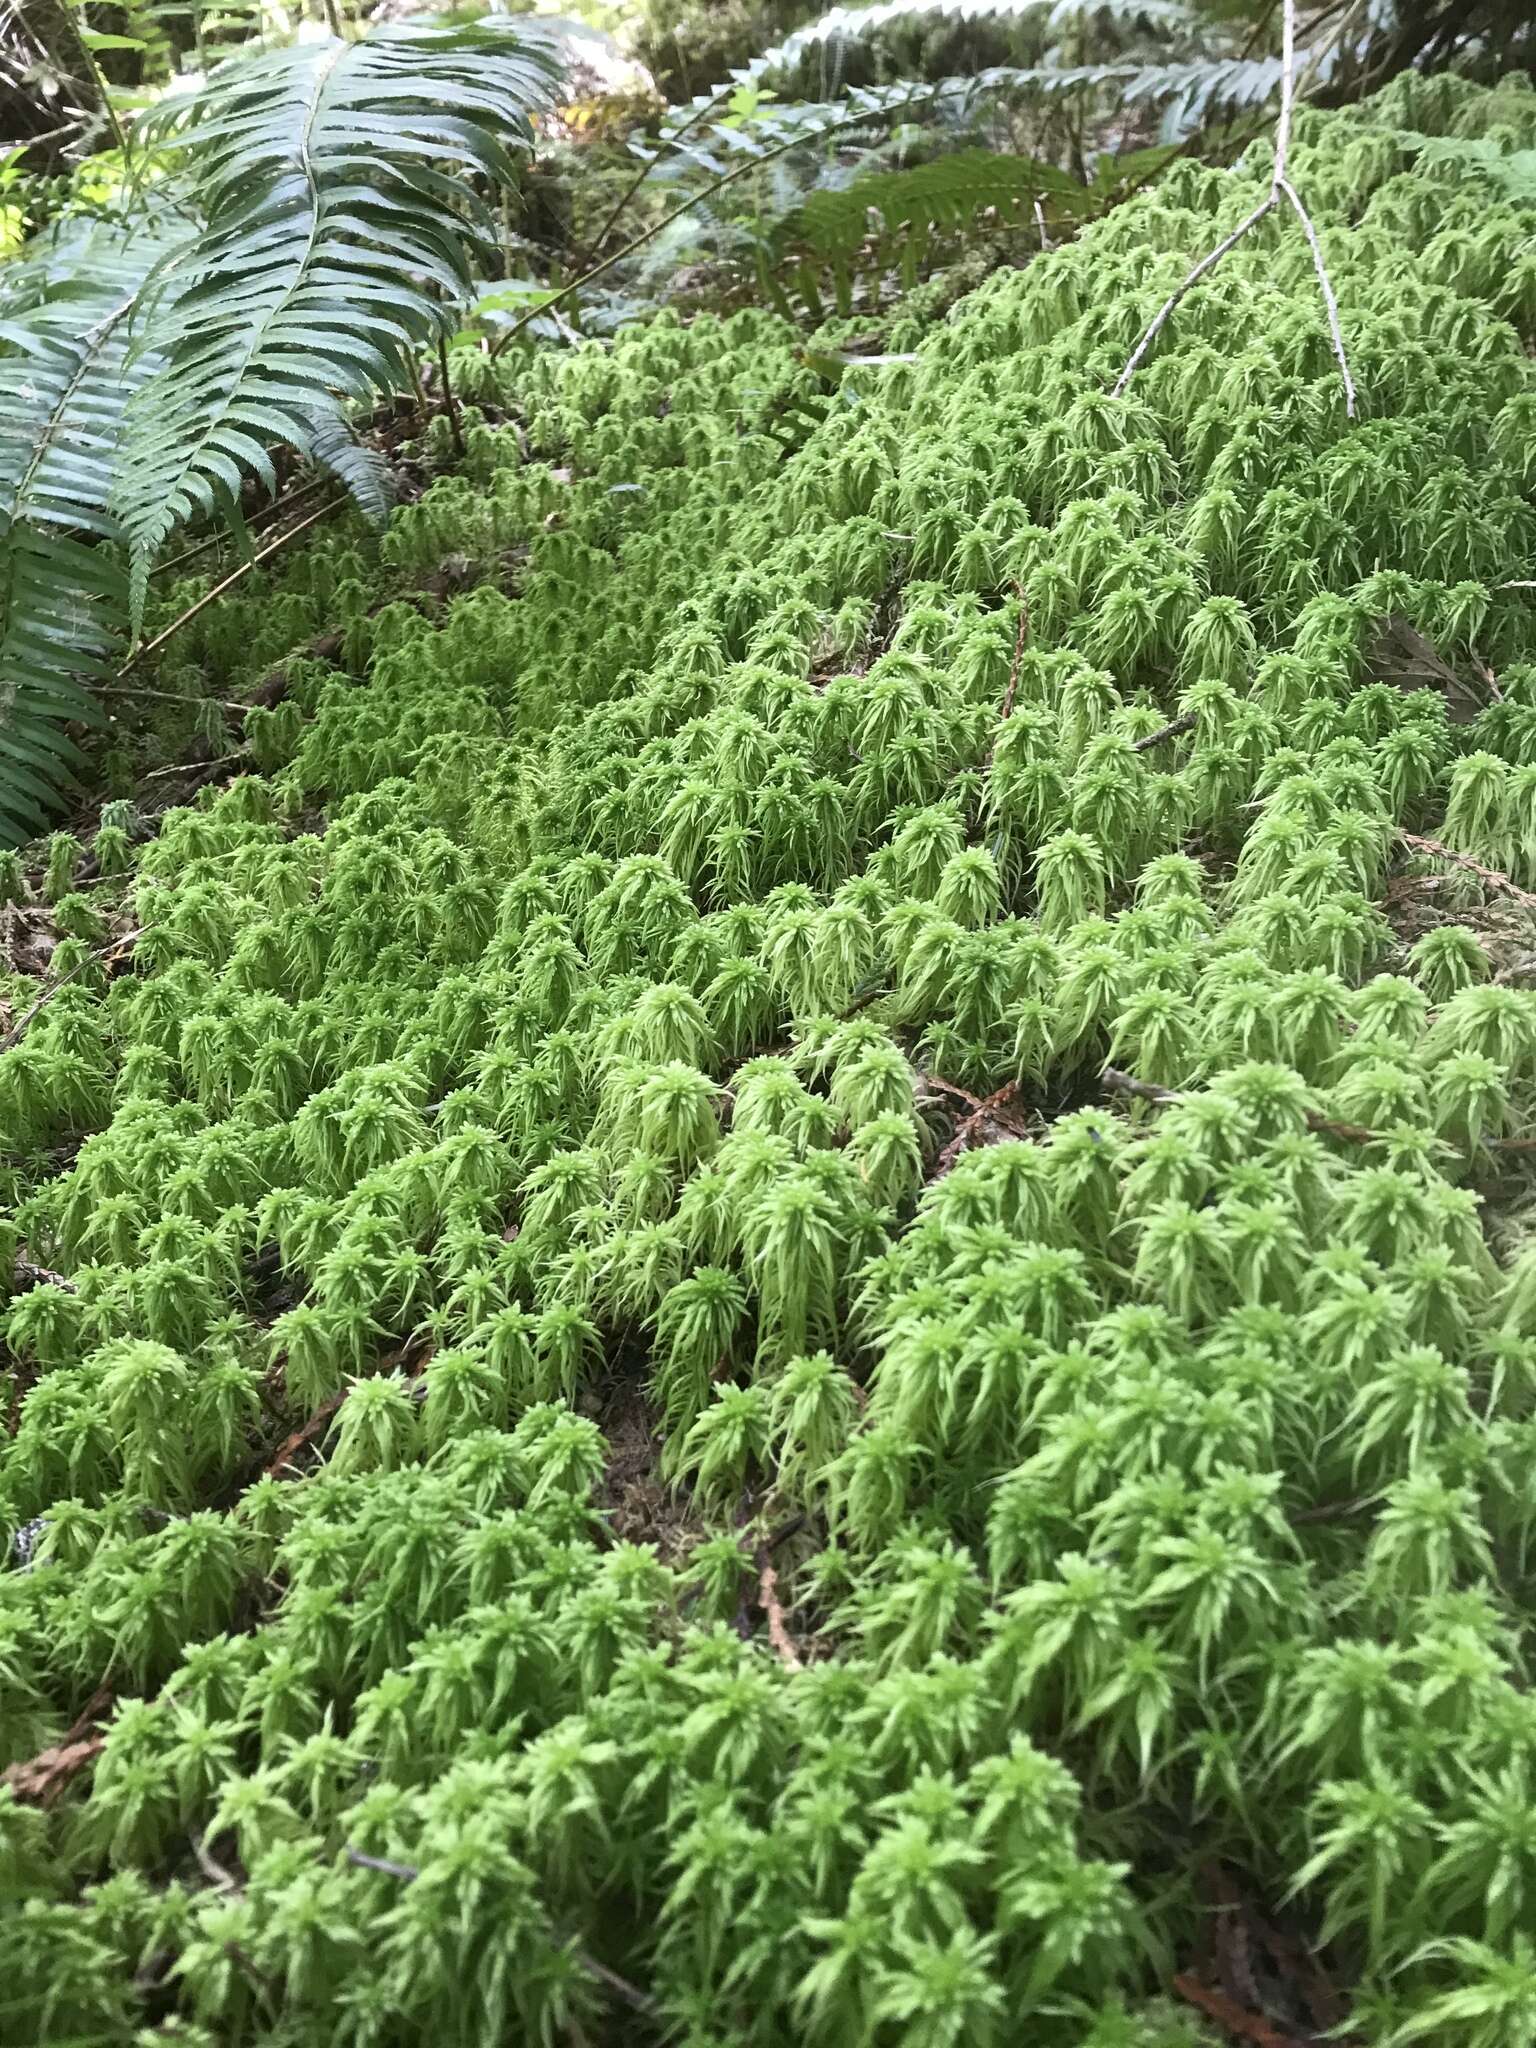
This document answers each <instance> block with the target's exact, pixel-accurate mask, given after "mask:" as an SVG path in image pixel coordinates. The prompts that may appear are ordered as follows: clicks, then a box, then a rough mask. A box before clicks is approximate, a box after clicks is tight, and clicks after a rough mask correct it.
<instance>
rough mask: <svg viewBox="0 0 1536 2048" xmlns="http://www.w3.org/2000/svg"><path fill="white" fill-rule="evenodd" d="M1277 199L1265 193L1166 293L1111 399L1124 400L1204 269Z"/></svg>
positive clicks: (1210, 267) (1275, 194)
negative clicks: (1162, 332)
mask: <svg viewBox="0 0 1536 2048" xmlns="http://www.w3.org/2000/svg"><path fill="white" fill-rule="evenodd" d="M1279 198H1280V195H1279V193H1278V192H1270V193H1267V194H1266V195H1265V197H1264V198H1263V199H1261V200H1260V201H1259V203H1258V205H1257V206H1256V207H1255V208H1254V209H1253V211H1252V213H1250V214H1249V215H1248V216H1247V218H1246V219H1245V220H1243V221H1242V222H1240V223H1239V225H1238V226H1237V227H1235V228H1234V229H1233V230H1232V232H1231V234H1230V235H1228V236H1227V238H1226V240H1225V241H1221V242H1218V243H1217V244H1216V247H1215V248H1214V249H1212V250H1211V252H1210V254H1209V255H1208V256H1202V257H1201V258H1200V261H1199V262H1198V263H1197V264H1196V265H1195V267H1194V269H1193V270H1192V271H1190V273H1189V275H1188V276H1187V277H1186V278H1185V280H1184V282H1183V283H1182V284H1180V285H1176V286H1175V287H1174V289H1173V290H1172V291H1171V292H1170V293H1169V294H1168V296H1167V298H1166V299H1164V301H1163V303H1162V305H1161V306H1160V307H1159V308H1158V310H1157V312H1156V313H1155V314H1154V315H1153V317H1152V321H1151V324H1150V325H1149V326H1148V328H1147V331H1146V333H1145V334H1143V335H1142V337H1141V339H1140V341H1138V342H1137V344H1136V346H1135V348H1134V349H1133V350H1132V352H1131V359H1130V361H1129V362H1128V363H1127V364H1126V366H1125V368H1124V369H1123V370H1122V371H1121V372H1120V379H1119V382H1118V383H1117V384H1116V385H1115V389H1114V393H1113V396H1114V397H1116V398H1123V397H1124V395H1125V387H1126V386H1127V385H1128V384H1129V383H1130V381H1131V379H1132V378H1133V377H1134V376H1135V374H1136V372H1137V371H1138V370H1139V369H1140V368H1141V362H1142V358H1143V356H1145V354H1146V352H1147V350H1148V349H1149V348H1150V347H1151V346H1152V344H1153V342H1154V341H1156V339H1157V337H1158V335H1159V334H1160V333H1161V331H1162V329H1163V328H1164V327H1165V326H1166V325H1167V323H1168V318H1169V315H1170V314H1171V313H1172V312H1173V311H1174V309H1175V308H1176V307H1177V306H1178V304H1179V302H1180V301H1181V300H1182V299H1184V298H1186V297H1187V296H1188V295H1189V293H1190V292H1192V291H1193V290H1194V288H1195V286H1196V285H1197V284H1198V283H1199V282H1200V280H1201V278H1202V277H1204V276H1205V274H1206V272H1207V271H1208V270H1214V269H1215V268H1216V266H1217V264H1218V263H1219V262H1220V261H1221V259H1222V257H1223V256H1225V255H1226V253H1227V251H1228V250H1229V249H1235V248H1236V247H1237V244H1238V243H1239V242H1240V241H1241V240H1242V239H1243V237H1244V235H1246V234H1247V232H1248V230H1249V229H1250V228H1253V227H1257V226H1258V224H1259V222H1260V221H1261V220H1262V219H1263V218H1264V216H1265V214H1266V213H1273V212H1274V210H1275V207H1276V206H1277V205H1278V203H1279Z"/></svg>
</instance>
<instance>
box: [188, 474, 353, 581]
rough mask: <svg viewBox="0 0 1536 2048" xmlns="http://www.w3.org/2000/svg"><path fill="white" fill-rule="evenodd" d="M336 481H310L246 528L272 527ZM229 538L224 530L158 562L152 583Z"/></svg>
mask: <svg viewBox="0 0 1536 2048" xmlns="http://www.w3.org/2000/svg"><path fill="white" fill-rule="evenodd" d="M334 481H335V479H334V478H333V477H329V476H317V477H313V478H311V480H310V481H309V482H308V483H307V484H300V485H299V486H298V488H297V489H296V490H292V491H289V492H288V494H287V495H286V496H285V497H281V498H274V499H273V500H272V502H271V503H270V504H268V505H262V506H259V507H258V508H257V510H256V511H254V512H253V513H252V514H251V516H250V518H249V519H248V520H247V521H246V525H247V527H251V526H255V525H260V526H263V527H267V526H271V525H272V524H273V523H274V522H275V521H277V520H279V519H281V517H282V516H283V514H284V513H286V512H292V511H293V510H294V509H295V507H296V506H298V505H301V504H302V503H303V502H304V500H305V499H306V498H312V497H313V496H314V495H315V493H316V491H323V490H326V489H327V488H328V487H329V486H330V485H331V484H332V483H333V482H334ZM229 538H230V536H229V534H228V533H227V532H225V531H223V530H222V529H221V530H220V531H219V532H217V533H210V534H208V535H206V536H205V537H204V538H203V539H202V540H199V541H194V542H193V543H192V545H191V547H189V548H183V549H182V550H181V552H180V553H179V554H175V555H167V556H166V558H165V560H164V561H163V562H156V564H155V566H154V568H153V569H151V570H150V572H149V573H150V580H151V581H153V580H154V578H155V577H156V576H168V575H169V574H170V572H171V570H172V569H180V568H183V567H184V566H185V565H186V564H187V563H188V562H194V561H196V559H197V557H198V556H199V555H206V554H207V553H208V552H209V550H210V549H211V548H221V547H224V546H225V545H226V544H227V543H228V541H229Z"/></svg>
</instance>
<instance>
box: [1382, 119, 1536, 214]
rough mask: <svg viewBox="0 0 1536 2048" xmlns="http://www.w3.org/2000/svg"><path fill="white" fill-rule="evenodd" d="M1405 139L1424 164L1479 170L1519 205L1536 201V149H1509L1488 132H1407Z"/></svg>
mask: <svg viewBox="0 0 1536 2048" xmlns="http://www.w3.org/2000/svg"><path fill="white" fill-rule="evenodd" d="M1403 143H1404V146H1405V147H1406V148H1409V149H1412V150H1416V151H1417V153H1418V160H1419V162H1420V164H1434V165H1437V166H1438V165H1449V166H1450V167H1451V169H1452V172H1453V173H1461V172H1466V171H1476V172H1478V173H1479V174H1480V175H1481V176H1483V177H1485V178H1487V179H1488V180H1489V182H1490V183H1491V184H1493V185H1494V186H1496V187H1497V189H1498V190H1499V192H1500V193H1501V194H1502V195H1503V196H1504V198H1506V199H1510V200H1513V201H1514V202H1515V203H1516V204H1517V205H1525V206H1529V205H1531V204H1533V203H1536V149H1505V148H1503V147H1502V146H1501V145H1500V144H1499V143H1498V142H1496V141H1495V140H1493V138H1492V137H1490V136H1486V135H1477V136H1468V135H1404V137H1403Z"/></svg>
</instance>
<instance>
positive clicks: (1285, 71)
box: [1113, 0, 1355, 419]
mask: <svg viewBox="0 0 1536 2048" xmlns="http://www.w3.org/2000/svg"><path fill="white" fill-rule="evenodd" d="M1295 109H1296V0H1283V6H1282V11H1281V58H1280V118H1279V121H1278V123H1277V125H1276V128H1275V164H1274V170H1273V171H1272V173H1271V174H1270V181H1269V190H1268V192H1266V193H1265V195H1264V197H1263V198H1262V199H1261V200H1260V201H1259V203H1258V205H1257V206H1256V207H1254V209H1253V211H1252V212H1251V213H1250V214H1248V215H1247V216H1246V218H1245V219H1243V220H1241V221H1239V222H1238V224H1237V226H1236V227H1235V228H1234V229H1233V230H1232V232H1231V234H1230V235H1226V236H1224V237H1223V239H1222V240H1221V241H1219V242H1218V243H1217V244H1216V247H1215V248H1214V249H1212V250H1210V251H1209V252H1208V253H1207V254H1206V255H1204V256H1202V257H1201V258H1200V261H1199V262H1198V263H1197V264H1195V266H1194V268H1193V269H1192V270H1190V271H1189V272H1188V273H1187V274H1186V276H1185V277H1184V278H1183V280H1182V281H1181V282H1180V283H1179V284H1177V285H1175V286H1174V288H1173V290H1172V291H1171V292H1170V293H1169V294H1168V296H1167V298H1166V299H1164V301H1163V303H1162V305H1161V306H1160V307H1159V308H1158V310H1157V311H1156V313H1154V314H1153V316H1152V318H1151V320H1150V321H1149V322H1148V324H1147V327H1146V330H1145V332H1144V333H1143V334H1142V337H1141V339H1140V341H1138V342H1137V344H1136V346H1135V348H1134V349H1132V351H1131V358H1130V361H1129V362H1128V363H1127V364H1126V366H1125V368H1124V369H1123V370H1122V371H1121V372H1120V376H1119V379H1118V381H1117V382H1116V384H1115V387H1114V394H1113V395H1114V396H1115V397H1116V398H1121V397H1123V396H1124V395H1125V391H1126V388H1127V386H1128V385H1129V384H1130V381H1131V379H1132V377H1134V376H1135V374H1136V372H1137V370H1138V369H1140V367H1141V364H1142V361H1143V359H1144V357H1145V356H1146V353H1147V351H1148V349H1150V348H1151V346H1152V344H1153V342H1154V341H1155V340H1156V339H1157V337H1158V335H1159V334H1160V333H1161V332H1162V330H1163V328H1164V327H1165V326H1166V325H1167V323H1168V321H1169V319H1170V318H1171V317H1172V315H1173V313H1174V312H1175V311H1176V309H1177V308H1178V306H1179V305H1180V304H1181V303H1182V301H1183V300H1184V299H1185V298H1187V297H1188V295H1189V293H1190V292H1192V291H1193V290H1194V288H1195V286H1196V285H1197V284H1198V283H1199V282H1200V280H1201V278H1202V277H1204V276H1206V275H1207V274H1208V273H1209V272H1210V271H1212V270H1214V269H1215V268H1216V266H1217V264H1218V263H1220V261H1221V259H1222V258H1223V257H1224V256H1225V255H1227V254H1228V253H1229V252H1230V251H1231V250H1232V249H1235V248H1236V247H1237V244H1238V243H1239V242H1240V241H1241V240H1242V239H1243V237H1244V235H1246V234H1247V233H1248V232H1249V231H1250V229H1252V228H1256V227H1257V226H1258V224H1259V222H1260V221H1261V220H1263V219H1264V218H1265V217H1266V216H1267V215H1269V214H1271V213H1273V212H1274V210H1275V208H1276V207H1277V206H1278V205H1279V204H1280V202H1281V200H1282V199H1283V200H1285V201H1286V203H1287V204H1288V205H1290V206H1291V207H1293V208H1294V209H1295V212H1296V215H1297V218H1298V219H1299V220H1300V222H1301V225H1302V229H1303V231H1304V233H1305V234H1306V237H1307V243H1308V246H1309V247H1310V249H1311V251H1312V262H1313V266H1314V268H1315V269H1316V271H1317V281H1318V285H1319V287H1320V289H1321V292H1322V297H1323V307H1324V310H1325V312H1326V313H1327V316H1328V332H1329V336H1330V338H1331V340H1332V343H1333V352H1334V354H1335V356H1336V357H1337V358H1338V363H1339V369H1340V371H1341V372H1342V373H1343V378H1344V411H1345V413H1346V414H1347V416H1348V417H1349V418H1350V419H1353V418H1354V416H1355V380H1354V378H1353V377H1352V376H1351V375H1350V374H1349V358H1348V356H1347V355H1346V354H1345V351H1344V335H1343V331H1342V329H1341V328H1340V326H1339V307H1338V300H1337V298H1336V296H1335V294H1334V289H1333V280H1332V279H1331V278H1330V277H1329V275H1328V266H1327V264H1326V263H1325V262H1324V260H1323V251H1322V245H1321V243H1320V242H1319V241H1318V239H1317V230H1316V229H1315V228H1314V227H1313V225H1312V221H1311V217H1310V216H1309V214H1308V213H1307V209H1306V208H1305V207H1304V206H1303V205H1302V203H1301V200H1300V197H1299V196H1298V194H1297V192H1296V190H1295V188H1294V187H1293V186H1292V184H1291V183H1290V180H1289V179H1288V178H1287V176H1286V169H1287V164H1288V160H1289V157H1290V152H1291V123H1292V119H1293V116H1294V114H1295Z"/></svg>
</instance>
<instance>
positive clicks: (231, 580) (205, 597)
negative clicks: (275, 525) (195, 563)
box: [112, 496, 346, 687]
mask: <svg viewBox="0 0 1536 2048" xmlns="http://www.w3.org/2000/svg"><path fill="white" fill-rule="evenodd" d="M345 503H346V499H345V497H344V496H343V497H340V498H327V500H326V501H325V503H324V504H323V505H319V506H317V507H316V509H315V510H314V511H313V512H311V513H309V514H308V516H307V517H306V518H303V519H301V520H300V521H299V522H298V524H297V525H296V526H290V527H289V528H288V529H287V531H286V532H284V533H280V534H279V535H278V536H277V539H276V540H271V541H268V542H267V545H266V546H265V547H264V548H258V549H257V550H256V552H255V554H254V555H252V556H251V557H250V558H249V559H248V560H247V561H244V562H242V563H241V564H240V566H239V568H237V569H232V570H231V571H230V573H229V574H228V575H227V576H226V577H225V578H224V579H223V581H222V582H220V583H215V584H214V586H213V588H212V589H211V590H205V591H204V592H203V594H202V596H201V597H200V598H199V599H198V600H197V602H196V604H189V605H188V606H187V608H186V610H185V611H184V612H181V613H179V614H178V615H177V616H176V617H175V618H174V619H172V621H171V623H170V624H169V625H168V626H166V627H165V628H164V629H163V630H162V631H161V632H159V633H157V634H156V635H155V637H154V639H153V640H146V641H145V642H144V645H143V646H142V647H140V648H138V649H137V650H136V651H135V652H134V653H133V654H131V655H129V657H128V659H127V660H126V661H125V662H124V663H123V665H122V667H121V668H120V669H119V670H118V672H117V674H116V675H115V676H114V677H113V679H112V682H113V687H116V685H117V684H119V683H121V682H122V680H123V678H124V676H128V675H131V674H132V673H133V671H134V670H135V669H136V668H137V667H138V666H139V664H140V662H143V661H147V660H148V659H149V657H150V655H152V654H154V653H156V652H158V650H159V649H160V648H162V647H163V646H164V645H165V643H166V641H167V640H169V639H170V638H171V637H172V635H173V634H176V633H179V632H180V631H181V629H182V627H183V626H185V625H189V624H190V623H191V621H192V620H193V619H195V618H196V617H197V615H198V613H199V612H202V611H206V610H207V608H208V606H209V605H211V604H212V603H214V601H215V600H216V599H218V598H221V597H222V596H223V595H224V593H225V592H226V591H227V590H229V589H231V588H232V587H233V586H234V585H235V584H236V583H238V582H239V581H240V579H241V577H242V576H248V575H249V574H250V572H251V570H252V569H255V568H259V567H260V565H261V564H262V563H263V562H266V561H270V560H271V558H272V556H273V555H275V554H279V553H281V551H282V550H283V549H284V548H285V547H287V545H288V543H289V542H290V541H292V540H297V539H298V537H299V535H300V534H301V533H305V532H307V531H308V529H309V528H310V527H311V526H313V525H314V524H315V523H316V522H317V521H318V520H321V519H324V518H325V516H326V514H327V513H328V512H334V511H335V510H336V508H337V506H338V505H343V504H345Z"/></svg>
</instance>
